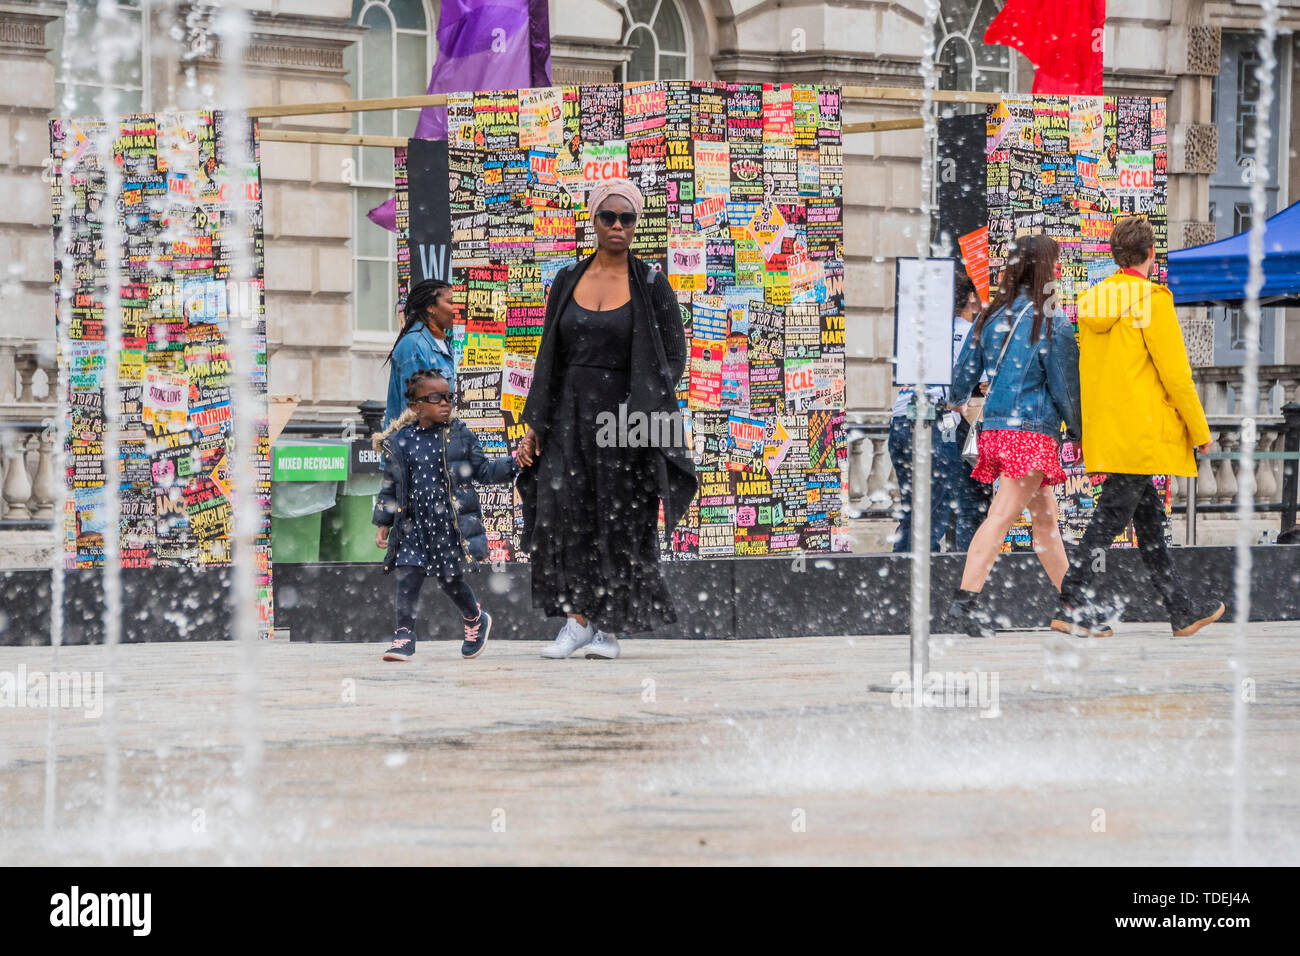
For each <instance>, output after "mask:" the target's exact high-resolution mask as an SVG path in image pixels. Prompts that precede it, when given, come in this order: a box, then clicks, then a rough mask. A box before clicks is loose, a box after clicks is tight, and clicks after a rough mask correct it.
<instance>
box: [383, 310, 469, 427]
mask: <svg viewBox="0 0 1300 956" xmlns="http://www.w3.org/2000/svg"><path fill="white" fill-rule="evenodd" d="M447 349H448V351H450V350H451V342H450V340H448V342H447ZM422 368H431V369H435V370H436V371H437V372H438V373H439V374H440V375H442V377H443V378H445V379H446V380H447V383H448V384H449V385H451V386H452V387H453V388H454V387H455V385H456V366H455V364H454V363H453V362H452V358H451V356H450V355H448V354H446V353H445V352H443V351H442V349H440V348H438V346H437V344H436V343H435V342H434V339H433V333H432V332H430V331H429V330H428V328H427V327H425V326H423V325H422V326H420V327H419V328H418V329H416V330H415V331H413V332H408V333H407V334H406V335H404V336H402V339H401V341H400V342H398V343H397V347H396V348H395V349H393V361H392V368H391V369H389V372H388V400H387V402H386V403H385V408H384V425H385V426H387V425H388V423H389V422H391V421H392V420H393V419H394V418H396V417H397V416H398V415H400V414H402V412H404V411H405V410H406V380H407V379H408V378H410V377H411V376H412V375H414V374H415V373H416V372H418V371H419V370H420V369H422Z"/></svg>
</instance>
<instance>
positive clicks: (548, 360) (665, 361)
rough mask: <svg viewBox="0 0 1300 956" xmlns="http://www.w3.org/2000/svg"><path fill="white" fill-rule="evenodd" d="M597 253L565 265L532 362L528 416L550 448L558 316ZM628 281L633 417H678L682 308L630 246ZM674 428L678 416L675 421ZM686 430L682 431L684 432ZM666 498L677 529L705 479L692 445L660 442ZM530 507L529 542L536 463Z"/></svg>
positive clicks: (526, 474)
mask: <svg viewBox="0 0 1300 956" xmlns="http://www.w3.org/2000/svg"><path fill="white" fill-rule="evenodd" d="M595 258H596V257H595V256H594V255H592V256H588V257H587V258H586V259H583V260H582V261H580V262H577V263H574V264H573V265H571V266H568V267H566V268H564V269H561V270H560V272H559V274H558V275H557V276H556V277H555V282H554V283H553V284H552V286H551V291H550V294H549V295H548V296H547V298H546V319H545V324H544V325H543V327H542V342H541V346H540V347H539V348H538V350H537V361H536V363H535V364H534V366H533V383H532V387H531V388H530V390H529V392H528V401H527V402H526V403H525V405H524V412H523V416H522V421H523V422H524V423H525V424H526V425H528V426H530V427H531V428H532V429H533V431H535V432H536V433H537V437H538V439H539V440H540V445H541V448H542V454H545V453H546V441H547V435H546V430H547V427H548V425H549V423H550V420H551V412H552V410H553V409H554V408H555V403H556V402H557V401H558V400H559V397H560V396H559V392H558V387H559V384H560V376H559V374H558V371H559V370H558V369H557V367H556V366H557V364H558V363H559V362H560V361H561V357H560V355H559V354H558V345H557V339H558V337H559V336H558V333H557V332H556V323H557V322H558V320H559V317H560V316H561V315H563V314H564V309H565V307H566V306H567V305H568V304H569V300H570V299H572V298H573V290H574V288H576V287H577V285H578V280H579V279H580V278H582V274H583V273H584V272H586V271H587V267H588V266H590V265H591V263H592V260H593V259H595ZM627 258H628V285H629V286H630V287H631V291H632V359H631V374H630V376H629V386H630V392H629V395H628V398H627V410H628V415H629V418H630V416H631V415H632V413H633V412H642V413H643V414H645V416H646V419H645V420H646V421H648V422H649V421H655V420H656V419H653V418H651V417H650V416H651V415H653V414H654V413H656V412H657V413H661V414H668V415H672V416H674V418H678V417H680V415H681V410H680V409H679V408H678V407H677V383H678V381H680V380H681V376H682V371H683V370H684V369H685V367H686V335H685V333H684V332H683V330H682V316H681V310H680V309H679V308H678V306H677V296H676V294H675V293H674V292H673V287H672V286H671V285H669V283H668V277H667V276H665V275H664V274H663V273H662V272H658V271H656V270H655V269H653V268H652V267H651V266H650V265H649V263H647V262H645V261H644V260H642V259H638V258H637V257H636V256H634V255H632V254H631V253H628V257H627ZM673 424H674V431H676V422H675V421H674V423H673ZM678 433H679V434H680V432H678ZM653 450H654V451H655V452H657V454H655V455H654V456H653V459H652V460H653V461H654V463H655V464H654V468H655V471H656V475H655V477H656V481H657V484H658V487H659V497H660V498H661V499H662V500H663V504H664V523H665V526H666V527H667V530H668V533H669V534H671V533H672V530H673V528H675V527H676V526H677V522H678V521H679V520H681V517H682V515H684V514H685V513H686V509H687V507H688V506H689V505H690V503H691V500H692V499H693V498H694V497H695V492H696V491H697V489H698V483H697V481H696V478H695V461H694V458H693V456H692V454H691V449H689V448H686V447H684V446H683V447H668V448H655V449H653ZM517 487H518V488H519V494H520V497H521V498H522V500H523V507H524V535H523V545H524V547H525V548H527V547H528V546H529V541H530V540H531V537H532V533H533V527H534V526H535V523H536V517H537V465H536V463H534V465H533V466H532V467H529V468H525V469H524V470H523V472H522V473H521V474H520V476H519V480H518V482H517Z"/></svg>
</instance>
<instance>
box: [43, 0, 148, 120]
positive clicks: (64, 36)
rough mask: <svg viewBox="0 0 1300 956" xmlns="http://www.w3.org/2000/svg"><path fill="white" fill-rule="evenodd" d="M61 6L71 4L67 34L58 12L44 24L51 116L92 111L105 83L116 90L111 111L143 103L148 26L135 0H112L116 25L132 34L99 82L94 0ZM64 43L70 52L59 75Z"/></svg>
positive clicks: (138, 108)
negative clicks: (109, 73) (110, 72)
mask: <svg viewBox="0 0 1300 956" xmlns="http://www.w3.org/2000/svg"><path fill="white" fill-rule="evenodd" d="M67 6H68V7H69V8H75V10H72V11H71V12H74V13H75V17H73V19H74V20H75V21H76V22H75V27H74V32H73V33H72V34H71V35H68V18H67V17H60V18H59V19H57V20H55V21H53V22H52V23H50V24H49V26H47V27H46V28H45V39H46V40H47V41H48V43H49V44H50V52H49V53H48V54H46V59H48V60H49V61H50V62H51V63H53V64H54V109H53V111H52V113H51V115H53V116H98V115H100V114H101V113H102V112H103V110H102V109H101V107H100V90H101V89H104V88H105V87H107V88H108V89H113V90H116V91H117V113H118V115H119V116H125V115H127V114H129V113H140V112H143V111H144V110H146V109H148V108H149V95H148V86H149V83H148V80H149V76H148V73H149V71H148V63H149V31H148V30H143V29H141V18H140V0H118V3H117V13H118V16H119V17H121V18H122V25H121V26H120V27H119V28H118V29H122V30H129V31H131V32H132V33H133V34H134V41H135V42H134V44H133V46H132V49H131V51H130V54H129V55H127V56H124V57H123V58H122V59H120V60H119V61H118V62H117V63H116V64H114V69H113V76H112V79H111V80H110V81H109V82H108V83H107V84H105V83H102V82H101V81H100V77H99V57H98V55H97V54H96V53H95V50H96V46H95V43H96V38H97V37H98V38H101V39H102V38H103V35H104V30H105V25H104V24H103V23H101V22H99V11H98V5H97V4H96V3H95V0H69V2H68V4H67ZM65 45H70V46H71V50H72V55H71V56H70V58H69V60H68V64H67V70H66V75H65V70H64V63H63V50H64V46H65ZM69 90H71V93H72V97H73V102H72V104H71V105H70V106H69V105H65V104H64V102H63V99H64V96H65V95H66V94H67V93H68V92H69Z"/></svg>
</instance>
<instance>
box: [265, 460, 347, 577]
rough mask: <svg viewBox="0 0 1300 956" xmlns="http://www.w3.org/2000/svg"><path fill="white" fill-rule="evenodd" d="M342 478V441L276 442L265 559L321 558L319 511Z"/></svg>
mask: <svg viewBox="0 0 1300 956" xmlns="http://www.w3.org/2000/svg"><path fill="white" fill-rule="evenodd" d="M346 477H347V446H346V444H345V443H344V442H340V441H329V440H315V441H293V440H286V441H281V442H276V444H275V448H274V450H273V454H272V465H271V560H272V561H275V562H276V563H279V564H308V563H311V562H315V561H319V560H320V559H321V515H322V514H323V513H325V512H327V511H329V510H330V509H331V508H333V507H334V504H335V502H336V500H337V498H338V490H339V484H340V481H341V480H342V479H345V478H346Z"/></svg>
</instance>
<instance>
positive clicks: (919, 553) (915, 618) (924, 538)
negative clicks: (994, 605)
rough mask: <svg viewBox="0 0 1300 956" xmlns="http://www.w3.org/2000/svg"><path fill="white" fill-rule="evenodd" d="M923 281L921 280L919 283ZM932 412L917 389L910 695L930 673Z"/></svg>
mask: <svg viewBox="0 0 1300 956" xmlns="http://www.w3.org/2000/svg"><path fill="white" fill-rule="evenodd" d="M922 281H924V280H922ZM932 421H934V408H933V407H932V406H931V405H930V396H929V394H928V393H927V391H926V388H925V385H924V384H923V383H921V382H918V383H917V385H916V421H915V422H913V423H912V654H911V662H912V692H913V693H914V694H915V693H919V692H920V689H921V687H922V682H923V681H924V679H925V675H926V674H927V673H928V672H929V670H930V460H931V458H930V452H931V447H930V445H931V442H930V438H931V428H930V423H931V422H932Z"/></svg>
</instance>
